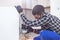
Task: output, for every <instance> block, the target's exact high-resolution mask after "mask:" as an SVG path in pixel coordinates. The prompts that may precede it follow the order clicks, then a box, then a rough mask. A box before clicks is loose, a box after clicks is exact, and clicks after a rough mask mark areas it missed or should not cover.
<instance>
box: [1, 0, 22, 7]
mask: <svg viewBox="0 0 60 40" xmlns="http://www.w3.org/2000/svg"><path fill="white" fill-rule="evenodd" d="M21 3H22V2H21V0H0V6H15V5H21V6H22V4H21Z"/></svg>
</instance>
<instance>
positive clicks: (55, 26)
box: [21, 13, 60, 34]
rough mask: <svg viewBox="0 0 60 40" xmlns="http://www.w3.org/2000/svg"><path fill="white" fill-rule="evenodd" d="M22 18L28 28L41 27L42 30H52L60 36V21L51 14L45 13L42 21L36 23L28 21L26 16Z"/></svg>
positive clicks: (35, 21)
mask: <svg viewBox="0 0 60 40" xmlns="http://www.w3.org/2000/svg"><path fill="white" fill-rule="evenodd" d="M21 18H22V20H23V22H24V23H25V25H26V26H41V27H42V29H50V30H52V31H54V32H56V33H58V34H60V20H59V19H58V18H57V17H55V16H53V15H51V14H48V13H45V14H43V16H42V17H41V18H40V19H38V20H34V21H30V20H28V19H27V18H26V17H25V15H24V14H22V15H21Z"/></svg>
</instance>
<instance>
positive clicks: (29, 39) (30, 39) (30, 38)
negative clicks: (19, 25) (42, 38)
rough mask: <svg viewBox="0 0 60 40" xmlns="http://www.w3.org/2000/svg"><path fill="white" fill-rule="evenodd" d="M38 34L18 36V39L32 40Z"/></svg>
mask: <svg viewBox="0 0 60 40" xmlns="http://www.w3.org/2000/svg"><path fill="white" fill-rule="evenodd" d="M38 35H39V34H35V33H32V32H30V33H28V34H20V36H19V39H20V40H33V38H34V37H36V36H38Z"/></svg>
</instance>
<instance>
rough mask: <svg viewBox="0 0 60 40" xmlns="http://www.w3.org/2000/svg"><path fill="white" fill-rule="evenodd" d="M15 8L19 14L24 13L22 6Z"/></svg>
mask: <svg viewBox="0 0 60 40" xmlns="http://www.w3.org/2000/svg"><path fill="white" fill-rule="evenodd" d="M15 8H16V9H17V11H18V13H21V12H23V8H22V7H21V6H20V5H18V6H15Z"/></svg>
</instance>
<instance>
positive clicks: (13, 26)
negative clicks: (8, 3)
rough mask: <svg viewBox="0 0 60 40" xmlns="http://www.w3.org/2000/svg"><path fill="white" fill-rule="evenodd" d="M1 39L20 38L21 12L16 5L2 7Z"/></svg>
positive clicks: (13, 39)
mask: <svg viewBox="0 0 60 40" xmlns="http://www.w3.org/2000/svg"><path fill="white" fill-rule="evenodd" d="M0 40H19V14H18V12H17V11H16V9H15V8H14V7H0Z"/></svg>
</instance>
